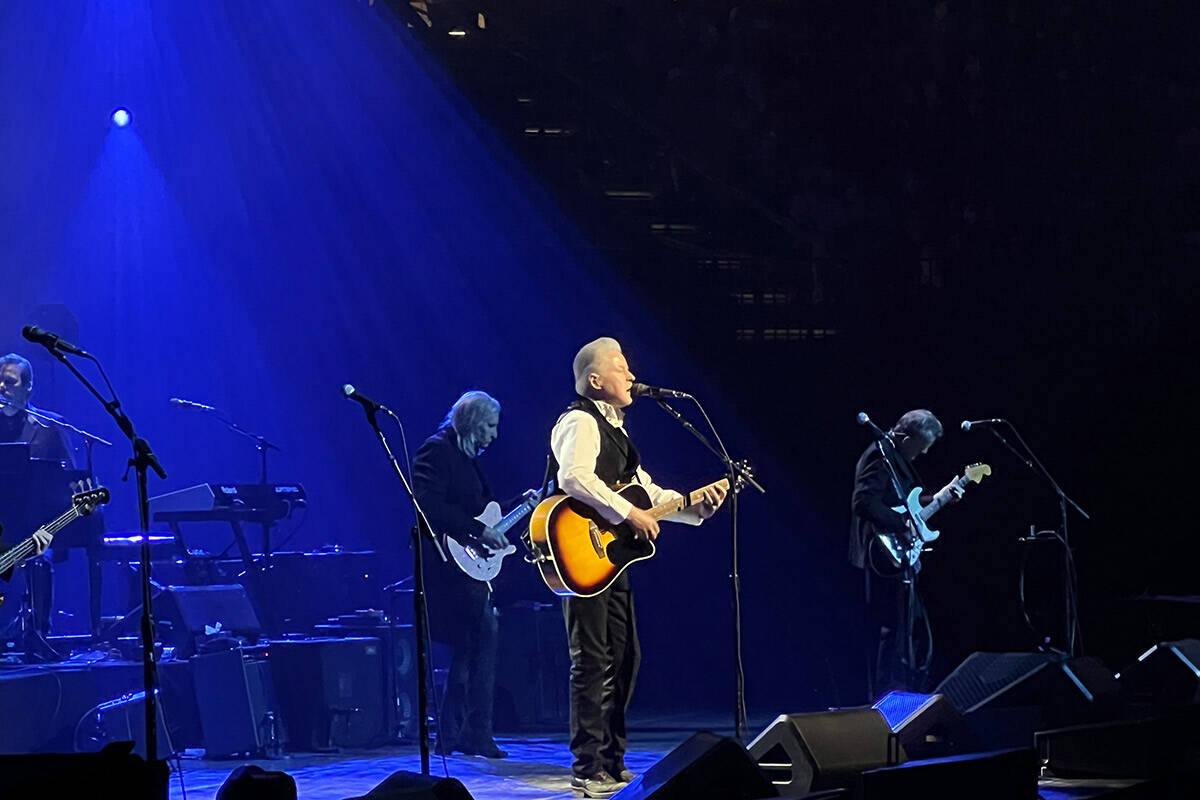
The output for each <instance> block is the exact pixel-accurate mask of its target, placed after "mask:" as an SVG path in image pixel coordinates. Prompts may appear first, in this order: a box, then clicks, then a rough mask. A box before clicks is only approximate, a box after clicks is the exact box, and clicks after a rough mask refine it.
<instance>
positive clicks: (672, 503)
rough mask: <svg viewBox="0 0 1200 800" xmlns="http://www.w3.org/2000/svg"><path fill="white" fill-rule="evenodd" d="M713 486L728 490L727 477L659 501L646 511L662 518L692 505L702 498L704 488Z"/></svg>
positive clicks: (657, 517)
mask: <svg viewBox="0 0 1200 800" xmlns="http://www.w3.org/2000/svg"><path fill="white" fill-rule="evenodd" d="M714 486H720V487H722V488H724V489H725V490H726V491H729V479H728V478H722V479H721V480H719V481H714V482H712V483H710V484H708V485H707V486H702V487H700V488H699V489H696V490H695V491H692V492H688V493H687V494H686V495H684V496H683V497H677V498H676V499H674V500H668V501H667V502H665V503H659V504H658V505H656V506H654V507H652V508H649V509H647V510H646V513H647V514H649V515H650V516H652V517H654V518H655V519H662V518H663V517H667V516H670V515H671V514H675V513H678V512H680V511H683V510H684V509H685V508H691V507H692V506H694V505H696V504H697V503H700V502H701V501H703V500H704V490H705V489H711V488H712V487H714Z"/></svg>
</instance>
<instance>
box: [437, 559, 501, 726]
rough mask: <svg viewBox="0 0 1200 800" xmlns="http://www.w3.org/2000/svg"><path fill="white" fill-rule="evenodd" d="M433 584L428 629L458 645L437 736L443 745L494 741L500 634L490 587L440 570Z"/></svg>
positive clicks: (439, 638) (460, 575)
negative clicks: (493, 722) (497, 655)
mask: <svg viewBox="0 0 1200 800" xmlns="http://www.w3.org/2000/svg"><path fill="white" fill-rule="evenodd" d="M433 572H434V571H433V570H429V573H433ZM426 577H427V578H429V577H432V575H427V576H426ZM439 579H440V580H439ZM431 584H432V585H431V586H430V591H429V592H428V595H429V611H430V635H431V637H432V638H434V639H436V640H437V641H439V642H443V643H445V644H448V645H450V646H451V647H452V648H454V656H453V658H452V659H451V662H450V672H449V675H448V676H447V678H446V693H445V695H444V696H443V698H442V704H441V710H440V712H439V715H438V724H439V725H440V728H439V731H438V740H439V741H440V742H441V743H442V746H443V747H444V748H446V747H457V746H466V747H471V746H472V745H474V746H481V745H487V744H489V743H491V742H492V741H493V738H492V737H493V730H492V718H493V709H494V705H495V695H496V650H497V646H498V643H499V640H500V623H499V618H498V616H497V614H498V612H497V611H496V607H495V605H493V603H492V592H491V589H489V588H488V585H487V584H486V583H483V582H482V581H477V580H473V579H471V578H468V577H466V576H465V575H462V574H461V573H459V574H458V575H450V574H441V575H438V576H437V578H435V579H434V580H433V581H431Z"/></svg>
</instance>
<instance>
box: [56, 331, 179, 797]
mask: <svg viewBox="0 0 1200 800" xmlns="http://www.w3.org/2000/svg"><path fill="white" fill-rule="evenodd" d="M46 349H47V350H49V351H50V354H51V355H52V356H54V357H55V358H57V359H58V360H59V361H61V362H62V363H63V365H64V366H65V367H66V368H67V369H68V370H70V371H71V373H72V374H73V375H74V376H75V377H76V378H78V379H79V382H80V383H82V384H83V385H84V386H85V387H86V388H87V390H88V391H90V392H91V393H92V394H93V395H94V396H95V397H96V399H97V400H99V401H100V404H101V405H103V406H104V410H105V411H107V412H108V413H109V415H110V416H111V417H112V418H113V420H114V421H115V422H116V423H117V427H118V428H120V429H121V433H123V434H125V436H126V438H128V439H129V443H130V446H131V447H132V449H133V456H132V458H130V459H129V464H128V467H126V470H125V476H126V478H128V476H129V469H130V468H132V469H133V471H134V475H135V476H136V479H137V499H138V517H139V518H140V520H141V527H142V546H141V572H142V574H141V589H142V626H141V634H142V683H143V688H144V690H145V710H146V717H145V724H146V728H145V735H146V763H147V765H148V767H149V769H150V773H151V774H152V775H154V776H155V777H156V778H158V777H159V776H161V778H162V783H161V784H160V785H156V787H155V788H156V789H161V795H160V797H161V798H162V800H166V797H167V781H166V776H167V774H168V770H167V763H166V761H164V760H163V759H160V758H159V757H158V723H157V720H158V666H157V664H155V661H154V616H153V613H152V611H151V607H150V604H151V601H152V599H153V597H152V594H151V591H152V590H151V584H150V500H149V496H148V494H147V486H146V470H147V469H153V470H154V472H155V473H156V474H157V475H158V477H159V478H162V479H166V477H167V473H166V471H165V470H164V469H163V468H162V465H161V464H160V463H158V457H157V456H155V455H154V451H153V450H152V449H151V448H150V443H149V442H147V441H146V440H145V439H143V438H142V437H140V436H138V435H137V432H136V431H135V430H134V427H133V422H132V421H131V420H130V419H129V417H128V415H126V414H125V411H124V410H123V409H122V408H121V401H120V400H118V399H117V392H116V390H115V389H113V385H112V382H111V381H109V379H108V375H107V374H106V373H105V372H104V367H103V365H102V364H101V363H100V361H99V359H97V358H96V357H94V356H92V355H90V354H88V355H85V356H83V357H85V358H87V359H88V360H89V361H91V362H92V363H93V364H95V365H96V368H97V369H98V370H99V371H100V375H101V377H103V378H104V383H105V385H106V386H107V387H108V391H109V394H111V395H112V399H111V400H106V399H105V398H104V395H102V394H100V392H99V390H97V389H96V387H95V386H94V385H93V384H92V382H91V381H89V380H88V379H87V378H86V377H84V375H83V373H82V372H80V371H79V370H78V369H76V368H75V365H74V364H72V363H71V361H70V360H69V359H68V358H67V357H66V354H65V353H63V352H62V351H61V350H60V349H59V348H57V347H54V346H46Z"/></svg>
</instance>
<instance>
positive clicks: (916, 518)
mask: <svg viewBox="0 0 1200 800" xmlns="http://www.w3.org/2000/svg"><path fill="white" fill-rule="evenodd" d="M991 474H992V468H991V467H990V466H988V465H987V464H972V465H971V466H969V467H967V468H966V469H964V470H963V474H962V475H961V476H960V477H958V478H955V479H954V480H953V481H951V482H950V484H949V485H957V486H958V487H959V488H960V489H962V488H966V486H967V484H969V483H979V482H980V481H982V480H983V479H984V478H985V477H986V476H988V475H991ZM949 485H948V487H947V488H949ZM922 491H924V490H923V489H922V488H921V487H920V486H917V487H914V488H913V489H912V491H910V492H909V493H908V495H906V496H905V498H904V505H902V506H893V507H892V510H893V511H895V512H896V513H898V514H904V515H905V518H906V519H908V521H909V522H910V523H911V526H912V527H911V529H905V530H903V531H896V532H885V533H878V534H876V535H875V541H876V542H878V543H879V545H880V547H881V548H882V549H883V551H884V552H885V553H887V556H888V558H889V559H890V560H891V562H892V566H894V567H898V568H904V567H912V570H913V572H920V571H921V551H922V550H924V549H925V545H926V543H928V542H932V541H934V540H935V539H937V538H938V537H939V536H941V534H940V533H939V532H937V531H935V530H933V529H932V528H930V527H929V524H928V519H929V518H930V517H932V516H933V515H934V514H936V513H937V512H938V510H939V509H941V508H942V503H943V501H942V500H941V499H940V497H938V496H935V498H934V500H933V502H931V503H930V504H929V505H927V506H922V505H921V492H922ZM943 491H944V490H943ZM941 494H942V492H939V493H938V495H939V496H940V495H941Z"/></svg>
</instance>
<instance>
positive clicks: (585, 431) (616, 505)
mask: <svg viewBox="0 0 1200 800" xmlns="http://www.w3.org/2000/svg"><path fill="white" fill-rule="evenodd" d="M587 402H589V403H593V404H595V406H596V408H597V409H598V410H599V411H600V413H601V414H602V415H603V416H604V419H606V420H608V422H609V424H611V425H612V426H613V427H614V428H616V429H617V430H619V431H620V432H621V433H622V434H623V435H625V436H628V435H629V434H628V433H627V432H626V431H625V422H624V420H623V419H622V417H621V414H620V413H618V411H617V409H616V408H614V407H613V406H612V405H610V404H608V403H605V402H604V401H602V400H588V401H587ZM550 450H551V451H552V452H553V453H554V457H555V459H557V460H558V485H559V487H561V488H562V490H563V491H564V492H566V493H567V494H568V495H569V496H571V497H574V498H575V499H576V500H580V501H582V502H584V503H587V504H588V505H589V506H591V507H592V508H595V509H596V510H597V511H599V512H600V515H601V516H603V517H604V518H605V519H606V520H608V521H609V522H611V523H613V524H614V525H615V524H616V523H619V522H623V521H624V520H625V519H626V518H627V517H628V516H629V512H630V510H631V509H632V508H633V504H632V503H630V502H629V501H628V500H626V499H625V498H624V497H621V495H619V494H617V493H616V492H614V491H613V490H612V489H610V488H608V485H607V484H605V483H604V481H602V480H601V479H600V478H599V477H598V476H597V475H596V458H597V457H598V456H599V455H600V425H599V423H597V422H596V418H595V417H593V416H592V415H591V414H589V413H587V412H586V411H583V410H581V409H578V408H575V409H571V410H570V411H568V412H567V413H566V414H564V415H563V416H562V417H561V418H560V419H559V420H558V422H557V423H556V424H555V425H554V430H552V431H551V432H550ZM633 480H634V482H636V483H638V484H640V485H641V486H642V488H643V489H645V490H646V494H648V495H650V502H651V503H653V504H654V505H659V504H660V503H665V502H667V501H669V500H675V499H679V498H682V497H683V495H681V494H680V493H679V492H676V491H675V490H673V489H664V488H663V487H661V486H659V485H658V484H656V483H655V482H654V481H653V480H651V478H650V475H649V474H648V473H647V472H646V470H644V469H642V468H641V466H640V465H639V466H638V468H637V472H636V473H634V476H633ZM665 519H669V520H671V521H672V522H684V523H687V524H689V525H699V524H700V523H701V522H703V520H702V519H701V518H700V506H699V504H697V505H695V506H692V507H691V508H687V509H684V510H683V511H677V512H676V513H674V514H671V515H670V516H667V517H665Z"/></svg>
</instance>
